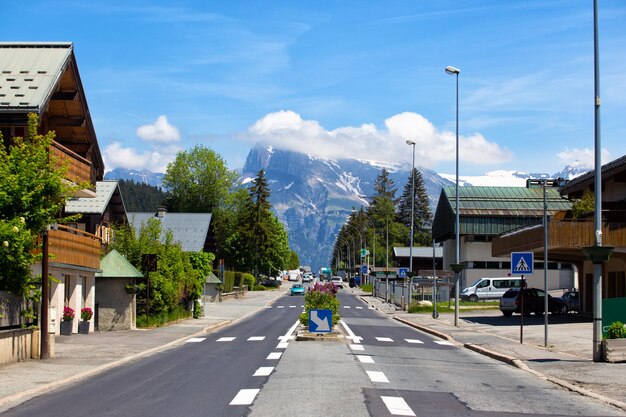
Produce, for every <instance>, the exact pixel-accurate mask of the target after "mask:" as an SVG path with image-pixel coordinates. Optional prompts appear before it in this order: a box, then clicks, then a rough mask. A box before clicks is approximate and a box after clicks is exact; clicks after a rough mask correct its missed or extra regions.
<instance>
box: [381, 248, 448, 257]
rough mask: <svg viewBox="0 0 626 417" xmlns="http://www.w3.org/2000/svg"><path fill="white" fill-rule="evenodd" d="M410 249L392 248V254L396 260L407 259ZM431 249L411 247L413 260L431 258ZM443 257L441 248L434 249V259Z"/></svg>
mask: <svg viewBox="0 0 626 417" xmlns="http://www.w3.org/2000/svg"><path fill="white" fill-rule="evenodd" d="M410 249H411V248H409V247H408V246H406V247H397V246H394V247H393V254H394V256H395V257H396V258H408V257H409V252H410ZM432 257H433V248H432V247H430V246H413V258H432ZM441 257H443V248H442V247H441V246H436V247H435V258H441Z"/></svg>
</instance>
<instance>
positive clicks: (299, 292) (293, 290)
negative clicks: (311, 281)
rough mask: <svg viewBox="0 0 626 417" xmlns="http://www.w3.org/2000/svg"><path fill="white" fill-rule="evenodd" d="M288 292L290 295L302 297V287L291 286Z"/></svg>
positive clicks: (297, 285) (298, 285) (299, 285)
mask: <svg viewBox="0 0 626 417" xmlns="http://www.w3.org/2000/svg"><path fill="white" fill-rule="evenodd" d="M290 291H291V295H304V285H302V284H293V285H292V286H291V290H290Z"/></svg>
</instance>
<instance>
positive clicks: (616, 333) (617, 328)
mask: <svg viewBox="0 0 626 417" xmlns="http://www.w3.org/2000/svg"><path fill="white" fill-rule="evenodd" d="M606 333H607V335H608V338H609V339H622V338H625V337H626V327H624V323H622V322H621V321H614V322H613V323H611V325H610V326H609V327H608V329H607V330H606Z"/></svg>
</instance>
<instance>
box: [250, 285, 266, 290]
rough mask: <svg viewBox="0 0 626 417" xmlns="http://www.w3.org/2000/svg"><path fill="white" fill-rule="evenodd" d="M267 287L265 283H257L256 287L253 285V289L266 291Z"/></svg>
mask: <svg viewBox="0 0 626 417" xmlns="http://www.w3.org/2000/svg"><path fill="white" fill-rule="evenodd" d="M266 289H267V288H265V286H264V285H255V286H254V287H252V291H265V290H266Z"/></svg>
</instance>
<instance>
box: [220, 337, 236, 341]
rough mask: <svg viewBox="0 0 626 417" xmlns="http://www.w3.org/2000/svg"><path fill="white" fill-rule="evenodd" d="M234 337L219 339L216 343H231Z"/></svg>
mask: <svg viewBox="0 0 626 417" xmlns="http://www.w3.org/2000/svg"><path fill="white" fill-rule="evenodd" d="M235 339H236V337H220V338H219V339H217V341H218V342H232V341H233V340H235Z"/></svg>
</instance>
